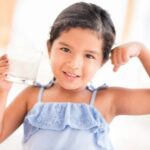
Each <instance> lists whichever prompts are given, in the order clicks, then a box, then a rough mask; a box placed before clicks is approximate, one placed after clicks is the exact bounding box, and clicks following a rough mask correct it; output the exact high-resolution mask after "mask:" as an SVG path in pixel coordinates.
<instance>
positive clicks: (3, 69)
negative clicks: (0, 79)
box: [0, 66, 9, 74]
mask: <svg viewBox="0 0 150 150" xmlns="http://www.w3.org/2000/svg"><path fill="white" fill-rule="evenodd" d="M8 69H9V68H8V67H7V66H4V67H0V74H4V73H7V72H8Z"/></svg>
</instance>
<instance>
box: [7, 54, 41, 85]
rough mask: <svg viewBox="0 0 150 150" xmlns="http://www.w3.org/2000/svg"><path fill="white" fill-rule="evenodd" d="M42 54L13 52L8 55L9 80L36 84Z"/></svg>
mask: <svg viewBox="0 0 150 150" xmlns="http://www.w3.org/2000/svg"><path fill="white" fill-rule="evenodd" d="M41 54H42V52H39V51H37V52H36V51H34V53H33V52H32V51H29V52H22V51H17V52H11V53H10V54H8V58H9V71H8V74H7V80H9V81H12V82H17V83H27V84H34V83H35V81H36V77H37V74H38V69H39V65H40V60H41Z"/></svg>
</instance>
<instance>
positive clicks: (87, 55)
mask: <svg viewBox="0 0 150 150" xmlns="http://www.w3.org/2000/svg"><path fill="white" fill-rule="evenodd" d="M86 57H87V58H89V59H95V57H94V56H93V55H91V54H86Z"/></svg>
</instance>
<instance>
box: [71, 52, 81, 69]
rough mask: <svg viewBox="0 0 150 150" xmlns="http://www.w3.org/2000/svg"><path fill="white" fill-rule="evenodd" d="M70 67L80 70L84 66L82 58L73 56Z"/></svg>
mask: <svg viewBox="0 0 150 150" xmlns="http://www.w3.org/2000/svg"><path fill="white" fill-rule="evenodd" d="M68 66H69V67H70V68H71V69H79V68H82V66H83V59H82V57H81V56H75V55H74V56H72V57H71V58H70V59H69V61H68Z"/></svg>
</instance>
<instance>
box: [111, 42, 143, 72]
mask: <svg viewBox="0 0 150 150" xmlns="http://www.w3.org/2000/svg"><path fill="white" fill-rule="evenodd" d="M141 47H142V45H141V43H138V42H130V43H126V44H123V45H119V46H117V47H115V48H113V50H112V53H111V62H112V64H113V65H114V68H113V71H115V72H116V71H117V70H118V69H119V67H120V66H121V65H124V64H126V63H127V62H128V61H129V59H130V58H132V57H137V56H139V54H140V52H141Z"/></svg>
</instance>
